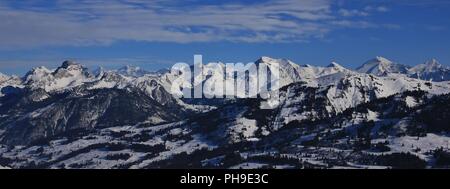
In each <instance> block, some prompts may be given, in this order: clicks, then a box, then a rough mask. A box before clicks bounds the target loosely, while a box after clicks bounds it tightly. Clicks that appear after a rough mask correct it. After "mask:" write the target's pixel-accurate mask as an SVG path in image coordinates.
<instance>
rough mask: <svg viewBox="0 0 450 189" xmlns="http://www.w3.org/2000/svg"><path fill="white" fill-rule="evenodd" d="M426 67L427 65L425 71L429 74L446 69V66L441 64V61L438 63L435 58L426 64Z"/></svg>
mask: <svg viewBox="0 0 450 189" xmlns="http://www.w3.org/2000/svg"><path fill="white" fill-rule="evenodd" d="M424 65H425V66H424V69H425V70H424V71H427V72H433V71H437V70H439V69H442V68H444V66H443V65H442V64H440V63H439V61H437V60H436V59H434V58H433V59H431V60H428V61H427V62H425V64H424Z"/></svg>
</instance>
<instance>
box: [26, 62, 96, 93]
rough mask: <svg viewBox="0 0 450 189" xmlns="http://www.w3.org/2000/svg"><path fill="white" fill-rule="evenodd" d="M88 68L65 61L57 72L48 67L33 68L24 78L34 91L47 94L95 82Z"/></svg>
mask: <svg viewBox="0 0 450 189" xmlns="http://www.w3.org/2000/svg"><path fill="white" fill-rule="evenodd" d="M93 79H94V77H93V76H92V75H91V74H90V73H89V72H88V70H87V68H85V67H83V66H82V65H81V64H77V63H75V62H73V61H64V62H63V63H62V65H61V66H60V67H58V68H57V69H56V70H54V71H53V70H49V69H47V68H46V67H43V66H41V67H37V68H33V69H32V70H31V71H30V72H28V73H27V75H26V76H25V78H24V82H25V84H27V85H29V86H30V87H31V88H32V89H37V88H41V89H44V90H45V91H47V92H50V91H54V90H61V89H65V88H66V87H70V86H77V85H80V84H82V83H84V82H87V81H91V80H93Z"/></svg>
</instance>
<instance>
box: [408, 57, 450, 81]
mask: <svg viewBox="0 0 450 189" xmlns="http://www.w3.org/2000/svg"><path fill="white" fill-rule="evenodd" d="M408 75H409V76H410V77H412V78H418V79H422V80H432V81H448V80H450V68H449V67H447V66H444V65H442V64H440V63H439V61H437V60H436V59H431V60H428V61H427V62H425V63H423V64H419V65H416V66H414V67H412V68H411V69H409V70H408Z"/></svg>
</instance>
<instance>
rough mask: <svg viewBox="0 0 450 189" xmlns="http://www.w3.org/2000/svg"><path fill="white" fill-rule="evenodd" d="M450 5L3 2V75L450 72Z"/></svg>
mask: <svg viewBox="0 0 450 189" xmlns="http://www.w3.org/2000/svg"><path fill="white" fill-rule="evenodd" d="M448 18H450V0H217V1H212V0H150V1H147V0H23V1H14V0H0V21H1V22H0V72H1V73H5V74H18V75H22V74H24V73H26V72H27V71H28V70H30V69H31V68H33V67H37V66H46V67H49V68H55V67H57V66H59V65H60V64H61V62H63V61H64V60H67V59H69V60H75V61H76V62H79V63H81V64H83V65H86V66H87V67H89V68H93V69H94V68H95V67H98V66H102V67H105V68H108V69H116V68H119V67H121V66H124V65H135V66H140V67H142V68H144V69H147V70H158V69H162V68H170V67H171V66H172V65H173V64H175V63H177V62H187V63H192V62H193V55H194V54H201V55H203V60H204V62H205V63H207V62H213V61H221V62H225V63H231V62H243V63H248V62H253V61H255V60H256V59H258V58H259V57H261V56H270V57H273V58H286V59H290V60H292V61H294V62H296V63H298V64H311V65H317V66H325V65H328V64H329V63H330V62H332V61H336V62H338V63H339V64H341V65H343V66H345V67H348V68H356V67H358V66H359V65H361V64H362V63H364V62H365V61H367V60H369V59H371V58H374V57H375V56H383V57H386V58H388V59H390V60H393V61H395V62H398V63H402V64H407V65H416V64H419V63H423V62H424V61H426V60H427V59H431V58H436V59H438V60H439V61H440V62H441V63H442V64H445V65H449V64H450V28H449V27H450V19H448Z"/></svg>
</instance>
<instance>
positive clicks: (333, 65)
mask: <svg viewBox="0 0 450 189" xmlns="http://www.w3.org/2000/svg"><path fill="white" fill-rule="evenodd" d="M327 67H328V68H335V69H337V70H345V69H346V68H345V67H344V66H341V65H340V64H338V63H337V62H334V61H333V62H331V63H330V64H329V65H328V66H327Z"/></svg>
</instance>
